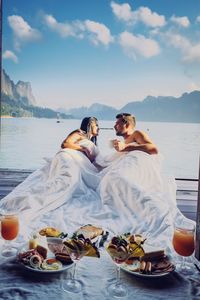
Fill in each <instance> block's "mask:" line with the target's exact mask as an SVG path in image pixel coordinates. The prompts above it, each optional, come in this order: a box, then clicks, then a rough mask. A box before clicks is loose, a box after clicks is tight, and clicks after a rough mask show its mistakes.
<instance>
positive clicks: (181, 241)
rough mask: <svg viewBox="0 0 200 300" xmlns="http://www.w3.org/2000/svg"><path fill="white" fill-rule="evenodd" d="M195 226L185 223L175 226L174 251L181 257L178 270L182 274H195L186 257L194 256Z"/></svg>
mask: <svg viewBox="0 0 200 300" xmlns="http://www.w3.org/2000/svg"><path fill="white" fill-rule="evenodd" d="M194 233H195V226H194V224H192V223H189V222H188V223H183V224H181V225H175V229H174V235H173V240H172V243H173V247H174V250H175V251H176V252H177V253H178V254H179V255H180V258H181V261H180V262H179V263H177V266H176V269H177V271H179V272H180V273H182V274H185V275H189V274H192V273H193V270H192V268H191V263H188V262H187V259H186V257H189V256H191V255H192V254H193V252H194V248H195V240H194Z"/></svg>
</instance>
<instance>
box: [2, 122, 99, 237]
mask: <svg viewBox="0 0 200 300" xmlns="http://www.w3.org/2000/svg"><path fill="white" fill-rule="evenodd" d="M98 132H99V127H98V121H97V119H96V118H94V117H86V118H84V119H83V120H82V122H81V125H80V129H77V130H74V131H73V132H71V133H70V134H69V135H68V136H67V138H66V139H65V140H64V141H63V143H62V144H61V149H59V151H58V152H57V153H56V154H55V156H54V157H53V158H52V159H49V160H48V161H47V162H46V164H45V165H44V166H43V167H42V168H40V169H38V170H36V171H35V172H33V173H32V174H31V175H30V176H28V177H27V178H26V179H25V181H24V182H23V183H21V184H20V185H18V186H17V187H16V188H15V189H14V190H13V191H12V192H11V193H10V194H8V195H7V196H6V197H4V198H3V199H2V200H1V202H0V211H1V210H3V211H4V210H5V211H10V210H11V211H17V212H19V214H20V221H21V224H23V225H22V226H21V233H22V234H25V232H24V231H25V229H26V228H27V227H28V230H27V233H28V231H29V232H30V231H33V230H34V229H35V228H38V226H39V227H40V226H41V228H42V227H44V226H45V225H44V224H46V225H48V224H50V223H49V222H51V224H52V225H53V224H54V223H55V226H58V223H59V222H61V223H62V224H61V226H60V227H61V228H62V230H63V231H66V230H67V227H66V228H65V222H64V223H63V219H65V220H67V222H66V226H69V224H73V222H74V218H73V216H74V214H75V211H74V210H75V208H77V209H78V210H79V209H80V203H81V207H82V208H83V207H84V206H85V213H83V214H81V215H80V216H79V218H78V220H77V222H78V221H80V224H81V223H82V224H84V219H85V215H86V214H89V211H91V215H92V213H93V212H94V211H95V210H96V209H97V208H98V207H99V205H100V203H99V201H100V199H99V197H98V195H97V193H96V189H97V187H98V184H99V169H98V168H97V165H96V163H95V158H96V157H97V155H98V154H99V150H98V148H97V146H96V140H97V136H98ZM89 202H91V205H89ZM88 206H89V208H88ZM61 207H62V208H61ZM59 208H60V210H58V209H59ZM63 209H64V210H63ZM62 211H63V212H62ZM60 214H61V215H60ZM40 217H42V219H40ZM33 220H34V222H33ZM35 220H36V221H35ZM50 220H51V221H50ZM88 221H89V219H88ZM39 224H40V225H39ZM67 224H68V225H67ZM23 229H24V230H23Z"/></svg>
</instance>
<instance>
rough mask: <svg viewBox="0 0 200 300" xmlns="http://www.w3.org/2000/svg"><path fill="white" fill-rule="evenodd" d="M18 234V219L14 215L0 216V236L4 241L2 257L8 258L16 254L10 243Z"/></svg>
mask: <svg viewBox="0 0 200 300" xmlns="http://www.w3.org/2000/svg"><path fill="white" fill-rule="evenodd" d="M18 232H19V219H18V216H17V215H16V214H10V213H9V214H4V215H3V216H1V236H2V238H3V239H4V240H5V244H4V247H3V250H2V252H1V255H2V256H5V257H10V256H14V255H16V253H17V249H16V248H14V247H12V245H11V243H10V241H12V240H14V239H15V238H16V237H17V235H18Z"/></svg>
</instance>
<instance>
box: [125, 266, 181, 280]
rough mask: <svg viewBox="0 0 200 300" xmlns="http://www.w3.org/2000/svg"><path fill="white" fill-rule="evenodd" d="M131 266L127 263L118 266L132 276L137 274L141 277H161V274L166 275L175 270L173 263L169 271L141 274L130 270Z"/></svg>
mask: <svg viewBox="0 0 200 300" xmlns="http://www.w3.org/2000/svg"><path fill="white" fill-rule="evenodd" d="M131 267H132V265H127V264H122V265H121V266H120V268H121V269H122V270H124V271H125V272H128V273H130V274H132V275H134V276H137V277H143V278H158V277H163V276H167V275H169V274H170V273H172V272H173V271H174V270H175V266H174V265H173V269H172V270H171V271H169V272H166V271H165V272H162V273H157V274H156V273H155V274H143V273H139V272H138V271H133V270H131Z"/></svg>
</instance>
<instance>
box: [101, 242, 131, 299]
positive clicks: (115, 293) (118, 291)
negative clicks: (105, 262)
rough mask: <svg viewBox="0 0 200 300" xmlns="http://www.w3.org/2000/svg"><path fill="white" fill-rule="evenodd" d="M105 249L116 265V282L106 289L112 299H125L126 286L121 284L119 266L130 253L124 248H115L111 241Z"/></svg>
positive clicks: (126, 293)
mask: <svg viewBox="0 0 200 300" xmlns="http://www.w3.org/2000/svg"><path fill="white" fill-rule="evenodd" d="M105 248H106V251H107V252H108V254H109V255H110V257H111V258H112V260H113V262H114V263H115V265H116V281H115V282H114V283H112V284H111V285H109V286H108V287H107V290H108V293H109V294H110V296H112V297H119V298H122V297H126V296H127V295H128V291H127V288H126V286H125V285H124V284H123V283H122V282H121V278H120V265H121V264H122V263H123V262H125V261H126V260H127V258H128V257H129V255H130V253H129V252H128V251H127V249H126V246H121V247H116V246H115V245H114V244H112V241H110V242H108V243H107V244H106V245H105Z"/></svg>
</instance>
